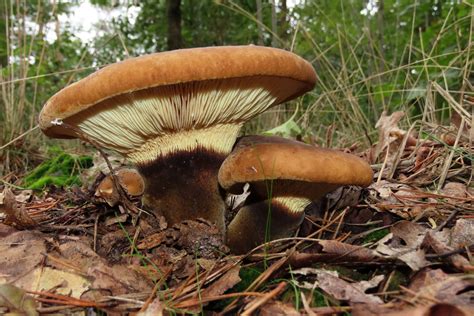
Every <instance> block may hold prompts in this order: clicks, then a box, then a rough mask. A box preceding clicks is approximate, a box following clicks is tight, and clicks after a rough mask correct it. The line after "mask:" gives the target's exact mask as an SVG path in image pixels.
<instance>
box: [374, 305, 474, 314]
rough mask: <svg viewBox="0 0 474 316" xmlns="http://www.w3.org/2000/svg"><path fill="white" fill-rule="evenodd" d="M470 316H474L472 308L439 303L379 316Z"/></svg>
mask: <svg viewBox="0 0 474 316" xmlns="http://www.w3.org/2000/svg"><path fill="white" fill-rule="evenodd" d="M382 315H383V316H470V315H474V308H472V307H468V306H463V307H461V306H455V305H452V304H446V303H440V304H433V305H429V306H418V307H415V308H407V309H403V310H401V311H397V312H393V313H385V314H380V316H382Z"/></svg>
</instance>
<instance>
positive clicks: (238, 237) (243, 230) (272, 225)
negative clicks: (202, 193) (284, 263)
mask: <svg viewBox="0 0 474 316" xmlns="http://www.w3.org/2000/svg"><path fill="white" fill-rule="evenodd" d="M309 204H310V200H308V199H301V198H296V199H294V198H293V199H292V198H273V199H271V200H265V201H261V202H257V203H253V204H250V205H247V206H244V207H243V208H242V209H240V210H239V212H238V213H237V215H236V216H235V217H234V219H233V220H232V222H231V223H230V224H229V226H228V228H227V237H226V238H227V245H228V246H229V248H230V249H231V251H232V252H233V253H235V254H243V253H246V252H248V251H250V250H252V249H253V248H255V247H256V246H258V245H261V244H262V243H264V242H266V241H270V240H275V239H279V238H285V237H289V236H291V234H293V233H294V232H295V231H296V229H297V228H298V227H299V225H300V224H301V222H302V221H303V219H304V209H305V207H306V206H307V205H309Z"/></svg>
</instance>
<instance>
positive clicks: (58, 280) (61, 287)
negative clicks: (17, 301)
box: [15, 267, 90, 298]
mask: <svg viewBox="0 0 474 316" xmlns="http://www.w3.org/2000/svg"><path fill="white" fill-rule="evenodd" d="M15 285H17V286H18V287H20V288H22V289H23V290H26V291H37V292H38V291H47V292H50V291H54V292H55V293H57V294H62V295H69V296H71V297H75V298H80V297H81V295H82V294H83V293H84V292H85V291H87V290H88V289H89V287H90V281H89V280H87V279H86V278H84V277H83V276H81V275H79V274H76V273H71V272H66V271H61V270H58V269H53V268H50V267H38V268H35V269H34V270H33V271H32V273H29V274H28V275H27V277H23V278H21V279H18V280H16V281H15Z"/></svg>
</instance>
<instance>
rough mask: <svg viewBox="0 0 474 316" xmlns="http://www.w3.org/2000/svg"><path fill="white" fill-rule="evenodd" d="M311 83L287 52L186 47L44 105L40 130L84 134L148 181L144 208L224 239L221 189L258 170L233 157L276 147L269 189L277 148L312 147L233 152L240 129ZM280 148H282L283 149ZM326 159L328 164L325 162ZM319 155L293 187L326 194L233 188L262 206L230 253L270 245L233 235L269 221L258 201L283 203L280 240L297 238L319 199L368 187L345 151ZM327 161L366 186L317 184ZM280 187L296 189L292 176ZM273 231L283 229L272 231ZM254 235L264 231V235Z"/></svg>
mask: <svg viewBox="0 0 474 316" xmlns="http://www.w3.org/2000/svg"><path fill="white" fill-rule="evenodd" d="M315 82H316V74H315V71H314V69H313V67H312V65H311V64H310V63H308V62H307V61H305V60H304V59H302V58H301V57H299V56H297V55H295V54H293V53H291V52H287V51H285V50H281V49H275V48H269V47H259V46H253V45H250V46H225V47H207V48H193V49H182V50H176V51H169V52H163V53H156V54H151V55H145V56H140V57H136V58H130V59H127V60H125V61H122V62H119V63H116V64H111V65H108V66H106V67H104V68H102V69H100V70H98V71H96V72H95V73H93V74H91V75H89V76H88V77H86V78H84V79H82V80H80V81H78V82H76V83H73V84H71V85H70V86H68V87H65V88H64V89H63V90H61V91H59V92H58V93H56V94H55V95H54V96H52V97H51V98H50V99H49V100H48V101H47V103H46V104H45V106H44V107H43V110H42V111H41V113H40V117H39V122H40V127H41V129H42V131H43V132H44V133H45V134H46V135H48V136H50V137H56V138H81V137H83V135H85V136H86V137H87V139H89V140H92V141H93V143H94V144H95V145H98V146H101V147H104V148H107V149H110V150H114V151H116V152H118V153H120V154H122V155H123V156H124V157H125V158H127V159H128V161H129V162H130V163H132V164H134V165H135V166H136V168H137V169H138V171H139V173H140V174H141V176H142V177H143V180H144V185H145V188H144V194H143V198H142V202H143V206H144V208H145V209H147V210H149V211H151V212H152V213H154V214H156V215H163V216H164V217H165V218H166V220H167V221H168V223H169V224H170V225H173V224H176V223H179V222H181V221H183V220H186V219H196V218H204V219H206V220H209V221H210V222H213V223H214V224H215V225H217V227H218V228H219V229H220V230H221V231H222V233H223V235H225V233H226V227H225V222H224V219H225V212H226V205H225V203H224V198H225V194H226V192H225V191H226V190H229V191H232V190H234V191H235V190H236V188H237V187H239V185H231V186H229V185H228V182H226V181H227V180H226V181H224V180H223V179H224V178H225V175H228V174H232V172H235V173H236V174H237V173H245V172H246V170H251V169H252V168H256V169H258V168H259V166H258V165H245V164H243V165H242V164H240V165H239V164H233V163H231V162H228V160H229V161H230V160H232V159H234V160H235V159H236V158H231V157H235V155H238V154H240V150H242V148H257V147H258V148H260V149H261V148H263V147H261V146H263V145H265V146H268V145H269V146H270V147H272V149H271V150H274V154H270V155H271V156H272V155H273V156H274V157H275V159H274V161H273V163H274V166H275V169H274V170H271V171H272V172H275V173H274V174H272V173H269V174H267V173H266V171H267V168H265V176H267V178H265V177H264V178H262V179H260V180H259V181H263V180H268V179H270V178H271V179H277V177H275V175H276V174H284V173H286V172H287V171H284V170H276V169H277V166H278V168H280V166H281V163H280V162H278V161H277V160H279V158H278V159H276V158H277V157H280V156H281V154H278V153H279V152H280V150H281V152H280V153H282V152H285V150H291V149H285V148H284V147H285V146H287V147H290V148H293V149H295V148H300V147H299V146H306V147H304V149H301V151H302V152H306V151H310V149H308V148H307V147H310V146H308V145H302V144H293V143H287V141H285V140H283V141H276V140H271V141H270V140H262V139H260V141H256V139H252V140H251V141H248V140H247V143H246V145H245V146H244V145H243V144H244V143H245V142H246V141H245V140H241V141H240V143H239V144H237V145H235V143H236V139H237V136H238V134H239V131H240V129H241V127H242V125H243V124H244V123H245V122H246V121H248V120H250V119H251V118H253V117H255V116H256V115H258V114H260V113H262V112H264V111H266V110H267V109H268V108H270V107H272V106H275V105H277V104H280V103H283V102H286V101H288V100H291V99H294V98H296V97H298V96H301V95H302V94H304V93H305V92H307V91H310V90H311V89H312V88H313V87H314V84H315ZM77 131H80V133H78V132H77ZM81 135H82V136H81ZM279 142H281V143H282V144H283V145H282V146H283V147H282V148H283V149H279V147H278V146H279V145H278V143H279ZM257 143H259V144H257ZM234 146H235V149H234V152H233V153H232V154H231V152H232V150H233V148H234ZM260 149H258V150H257V152H258V155H260V154H261V150H260ZM311 149H313V148H311ZM269 150H270V149H269ZM298 150H299V149H298ZM244 151H249V149H246V150H244ZM250 151H251V150H250ZM326 154H327V155H329V156H328V157H329V158H324V157H326V156H324V155H326ZM229 155H230V156H229ZM313 155H314V157H316V156H318V155H320V159H319V158H314V159H313V158H311V159H313V160H311V159H310V160H309V161H308V162H307V163H303V165H304V166H305V168H304V169H302V170H306V171H307V172H308V177H309V178H308V179H309V180H307V179H306V178H305V177H304V175H303V176H302V177H303V178H304V180H298V179H299V178H298V177H297V176H301V175H297V176H296V178H295V179H296V181H297V182H298V181H299V182H301V181H303V182H304V181H306V182H310V183H314V182H316V183H319V184H320V185H322V183H324V185H323V186H324V188H323V189H322V188H321V187H319V188H317V189H315V187H314V185H312V184H310V185H307V186H306V185H301V186H300V183H299V182H298V185H294V186H293V185H292V186H293V187H294V188H301V189H302V190H309V192H311V193H310V194H309V193H308V194H306V193H305V194H296V193H294V192H292V193H291V194H290V195H288V196H289V198H288V197H287V196H286V195H285V194H286V193H283V191H281V192H280V191H279V187H280V185H277V186H276V187H275V189H276V191H275V192H274V193H275V194H276V195H273V196H267V197H264V196H263V194H262V192H261V189H260V187H261V185H260V184H258V181H253V180H252V181H250V180H251V179H247V178H245V177H243V178H239V179H234V180H232V181H235V182H236V183H237V182H239V181H240V182H239V183H241V182H245V181H247V182H250V183H251V189H250V190H251V191H252V190H254V191H255V193H251V194H253V195H252V198H251V200H252V199H253V202H254V203H256V204H255V205H248V206H244V208H242V210H241V212H242V213H241V214H240V213H239V214H238V215H237V217H236V219H235V222H233V223H231V226H230V227H229V234H228V235H229V237H228V238H227V240H228V241H229V244H230V246H231V249H232V250H233V251H234V252H244V251H247V250H249V249H250V248H252V247H253V246H255V245H256V244H258V243H260V242H263V241H264V240H265V239H262V238H261V236H260V235H259V233H257V234H256V235H255V236H246V237H245V238H244V237H242V238H243V239H239V238H241V237H239V236H242V235H243V234H237V233H234V231H236V230H241V231H242V232H244V231H245V230H248V229H249V227H251V226H246V222H245V221H246V220H243V218H250V217H252V216H249V215H245V214H247V213H249V214H250V213H255V214H256V215H255V216H256V217H255V218H263V217H264V215H262V214H263V213H265V212H262V211H261V208H262V207H261V206H258V203H263V202H264V201H265V200H268V201H270V202H271V203H270V204H269V203H267V204H268V205H270V206H271V207H275V209H280V205H285V206H286V207H287V208H288V209H289V211H281V212H280V211H279V212H278V213H282V214H287V215H281V216H283V217H279V218H280V219H281V221H282V222H287V220H285V219H284V216H288V218H291V219H292V221H291V223H293V224H291V225H287V226H288V227H285V228H284V229H282V230H281V231H282V233H279V234H274V236H275V237H281V236H286V235H289V234H291V233H292V232H293V231H294V230H295V229H296V227H297V225H298V224H299V222H301V220H302V215H301V214H302V211H301V208H302V207H303V205H304V204H305V203H306V202H307V201H308V200H310V199H314V198H319V197H320V196H319V195H318V194H314V192H316V191H317V192H324V193H326V192H328V191H330V190H332V189H334V188H335V187H337V186H338V185H344V184H356V185H368V183H370V179H371V176H372V174H371V171H370V168H369V167H368V165H367V164H365V165H364V162H362V161H361V160H360V161H359V160H357V159H356V158H355V157H354V158H347V157H346V156H344V157H342V156H341V155H340V153H336V152H329V151H321V152H319V154H318V151H316V152H314V153H313ZM340 156H341V157H340ZM321 157H322V158H321ZM252 159H253V158H252ZM257 159H258V158H257ZM331 159H336V160H337V161H339V162H338V163H340V164H341V165H337V166H336V167H338V168H339V167H340V168H343V169H344V168H345V169H351V168H353V166H352V164H353V163H355V164H357V166H359V165H360V166H361V167H360V169H361V172H365V176H364V177H363V178H364V179H363V180H359V179H355V178H350V177H348V176H347V175H344V176H341V175H339V174H336V173H329V174H326V176H327V177H336V178H337V177H339V180H334V181H332V182H331V181H329V182H322V180H321V179H320V178H318V177H316V178H314V177H313V178H311V176H310V174H312V173H313V170H315V169H317V170H326V166H325V165H324V163H325V162H327V161H326V160H331ZM345 159H347V161H346V160H345ZM351 159H353V160H354V161H356V160H357V161H356V162H354V161H352V160H351ZM224 161H225V162H224ZM252 161H254V160H252ZM270 161H271V159H270ZM223 162H224V165H223ZM346 163H347V166H346V167H344V165H345V164H346ZM221 165H222V167H221ZM362 165H363V166H362ZM229 168H230V169H233V171H232V170H230V171H229ZM249 168H250V169H249ZM358 168H359V167H358ZM219 169H221V170H220V171H219ZM345 169H344V170H345ZM258 170H260V169H258ZM262 170H263V169H262ZM218 173H219V180H218ZM221 174H222V176H221ZM344 177H346V178H344ZM221 178H222V179H221ZM280 178H281V177H280ZM323 178H324V176H323ZM281 179H282V180H285V179H286V180H291V181H295V180H294V178H292V176H289V178H285V177H283V178H281ZM229 181H231V180H229ZM311 181H312V182H311ZM219 183H220V184H219ZM231 187H232V188H231ZM259 190H260V191H259ZM304 192H306V191H304ZM324 193H323V194H324ZM303 198H304V199H303ZM295 205H297V206H295ZM303 208H304V207H303ZM265 214H266V213H265ZM295 214H296V216H295ZM265 216H266V215H265ZM279 216H280V215H279ZM293 218H296V219H295V220H293ZM238 222H239V223H240V224H237V223H238ZM260 222H261V221H259V220H256V221H255V223H254V224H255V225H257V226H258V225H260V224H259V223H260ZM277 222H279V220H275V221H274V223H275V224H274V225H276V226H278V225H279V224H276V223H277ZM276 226H275V227H276ZM271 229H272V231H276V230H277V228H274V227H273V226H272V228H271ZM258 231H259V232H261V228H259V230H258ZM244 234H245V233H244ZM257 235H258V236H257Z"/></svg>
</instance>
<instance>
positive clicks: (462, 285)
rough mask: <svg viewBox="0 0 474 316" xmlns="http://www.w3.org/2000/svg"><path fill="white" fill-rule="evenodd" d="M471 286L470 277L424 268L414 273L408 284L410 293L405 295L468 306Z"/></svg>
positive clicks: (473, 294) (471, 298) (473, 293)
mask: <svg viewBox="0 0 474 316" xmlns="http://www.w3.org/2000/svg"><path fill="white" fill-rule="evenodd" d="M473 286H474V281H473V280H472V278H471V279H469V278H466V277H465V276H462V275H461V276H460V275H457V276H453V275H448V274H446V273H445V272H443V271H442V270H441V269H436V270H432V269H429V268H425V269H423V270H421V271H420V272H418V273H417V274H415V276H414V277H413V279H412V280H411V283H410V285H409V290H410V293H408V294H407V295H406V296H407V299H411V300H412V299H413V295H416V298H417V299H425V300H428V301H432V300H436V301H437V302H442V303H450V304H455V305H457V306H464V305H466V306H468V305H470V304H473V301H474V290H473V289H472V288H473ZM412 293H414V294H412ZM471 306H472V305H471Z"/></svg>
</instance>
